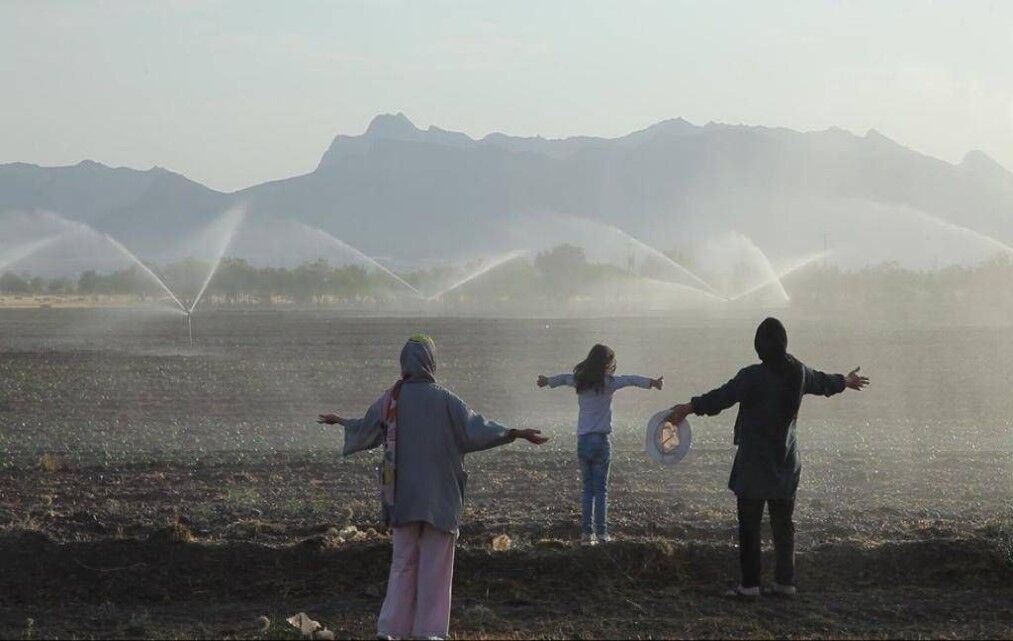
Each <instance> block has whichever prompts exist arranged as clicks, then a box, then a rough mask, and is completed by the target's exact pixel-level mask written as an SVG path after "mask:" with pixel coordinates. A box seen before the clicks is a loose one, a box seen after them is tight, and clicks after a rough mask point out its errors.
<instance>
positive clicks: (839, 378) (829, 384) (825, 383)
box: [805, 367, 847, 396]
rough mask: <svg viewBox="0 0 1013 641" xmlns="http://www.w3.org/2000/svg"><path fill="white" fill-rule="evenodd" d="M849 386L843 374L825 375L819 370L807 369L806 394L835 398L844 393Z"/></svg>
mask: <svg viewBox="0 0 1013 641" xmlns="http://www.w3.org/2000/svg"><path fill="white" fill-rule="evenodd" d="M845 387H847V385H846V384H845V382H844V375H843V374H824V373H823V372H821V371H819V370H815V369H812V368H809V367H806V368H805V393H806V394H815V395H817V396H833V395H834V394H840V393H841V392H843V391H844V388H845Z"/></svg>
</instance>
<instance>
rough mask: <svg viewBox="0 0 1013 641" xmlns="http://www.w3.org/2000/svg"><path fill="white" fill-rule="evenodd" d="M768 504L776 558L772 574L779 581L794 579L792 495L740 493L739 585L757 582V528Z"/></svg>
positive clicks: (761, 522) (758, 541)
mask: <svg viewBox="0 0 1013 641" xmlns="http://www.w3.org/2000/svg"><path fill="white" fill-rule="evenodd" d="M764 505H767V506H769V508H770V529H771V531H772V532H773V534H774V555H775V558H776V559H777V561H776V569H775V570H774V578H775V580H776V581H777V582H778V583H779V584H781V585H794V583H795V523H794V521H792V514H793V513H794V511H795V499H785V500H782V499H744V498H742V497H739V500H738V511H739V561H740V563H741V565H742V587H744V588H754V587H759V585H760V568H761V564H760V550H761V546H760V542H761V539H760V530H761V527H762V525H763V507H764Z"/></svg>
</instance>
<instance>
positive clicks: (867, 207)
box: [0, 113, 1013, 263]
mask: <svg viewBox="0 0 1013 641" xmlns="http://www.w3.org/2000/svg"><path fill="white" fill-rule="evenodd" d="M237 206H242V207H244V208H245V209H246V210H247V212H248V221H252V222H256V221H269V220H277V219H293V220H297V221H300V222H303V223H306V224H307V225H309V226H312V227H318V228H320V229H322V230H325V231H326V232H328V233H330V234H332V235H334V236H337V237H340V238H341V239H342V240H344V241H347V242H348V243H351V244H353V245H355V246H357V247H359V248H360V249H362V250H363V251H364V252H366V253H368V254H370V255H374V256H384V257H391V258H392V259H395V262H405V263H408V262H411V261H421V260H438V259H441V258H450V257H455V256H467V255H478V254H481V253H483V252H492V251H500V250H505V249H511V248H517V247H522V248H525V249H529V248H536V247H538V246H542V245H544V244H545V243H547V242H549V240H550V237H551V241H552V242H556V241H557V240H560V239H564V240H565V236H566V232H565V231H563V232H561V233H555V232H557V231H558V230H559V229H560V228H559V225H558V224H555V223H552V224H550V223H548V222H545V221H552V220H558V219H557V218H556V217H557V216H558V215H559V214H565V215H566V216H567V220H569V221H571V224H576V225H577V226H578V227H579V226H580V222H579V221H580V220H581V219H588V220H591V221H596V222H597V223H602V224H604V225H609V226H614V227H617V228H621V229H622V230H624V231H625V232H628V233H629V234H631V235H633V236H634V237H637V238H639V239H641V240H644V241H645V242H648V243H650V244H651V245H654V246H656V247H660V248H662V249H669V248H673V247H682V248H686V247H690V248H691V247H693V246H696V247H698V248H704V247H706V243H707V242H708V239H710V238H715V237H719V236H720V235H721V234H726V233H732V232H734V233H738V234H744V235H747V236H748V237H749V238H750V239H752V240H753V241H755V243H756V244H757V245H758V246H760V247H762V248H763V250H764V251H765V252H767V253H769V254H770V255H772V256H775V257H791V256H798V255H802V254H806V253H811V252H813V251H817V250H820V249H822V248H824V247H828V246H829V247H831V248H837V247H843V248H851V249H854V248H856V247H863V246H872V245H876V246H878V247H880V250H879V251H878V254H877V255H876V256H875V257H872V256H871V255H870V256H869V257H868V260H872V259H873V258H875V259H876V260H884V259H890V258H891V256H890V255H889V252H890V251H891V248H892V247H895V248H896V251H897V256H896V258H897V259H898V260H904V259H906V258H910V257H917V255H918V253H919V250H918V247H917V245H918V241H919V240H920V239H924V240H925V242H927V243H929V242H931V243H933V244H932V250H931V251H932V252H934V253H935V257H936V259H938V258H939V252H940V251H946V248H947V247H950V246H957V245H960V246H964V245H967V244H968V243H970V244H972V245H973V244H974V243H978V244H980V245H981V246H982V251H985V250H988V249H989V247H991V251H995V250H996V248H1000V249H1001V247H1002V245H1001V243H1007V242H1013V215H1011V214H1013V173H1010V172H1009V171H1007V170H1006V169H1004V168H1003V167H1002V166H1000V165H999V164H998V163H996V162H995V161H993V160H992V159H991V158H989V157H988V156H986V155H985V154H984V153H982V152H978V151H972V152H970V153H968V154H967V155H966V156H965V157H964V159H963V160H962V161H961V162H960V163H957V164H952V163H948V162H945V161H942V160H939V159H936V158H932V157H929V156H926V155H924V154H921V153H918V152H916V151H913V150H911V149H908V148H906V147H904V146H902V145H899V144H897V143H896V142H894V141H892V140H890V139H889V138H887V137H885V136H883V135H882V134H880V133H878V132H877V131H874V130H872V131H869V132H868V133H866V134H865V135H855V134H853V133H849V132H847V131H844V130H841V129H836V128H831V129H828V130H824V131H813V132H798V131H793V130H790V129H783V128H768V127H758V126H743V125H727V124H717V123H709V124H707V125H703V126H697V125H694V124H691V123H689V122H687V121H685V120H683V119H674V120H666V121H663V122H659V123H657V124H655V125H652V126H650V127H648V128H646V129H643V130H640V131H636V132H633V133H631V134H629V135H626V136H623V137H620V138H611V139H609V138H595V137H574V138H566V139H558V140H553V139H546V138H541V137H531V138H523V137H514V136H507V135H504V134H500V133H494V134H490V135H488V136H485V137H484V138H481V139H473V138H471V137H469V136H467V135H465V134H463V133H460V132H454V131H447V130H444V129H440V128H438V127H429V128H428V129H420V128H418V127H416V126H415V125H414V124H413V123H412V122H411V121H410V120H409V119H408V118H407V117H405V116H404V115H403V114H400V113H399V114H394V115H390V114H387V115H380V116H377V117H376V118H375V119H373V121H372V122H371V123H370V124H369V126H368V128H367V129H366V131H365V132H364V133H362V134H361V135H356V136H347V135H339V136H337V137H336V138H334V140H333V141H332V142H331V144H330V146H329V147H328V148H327V150H326V151H325V152H324V154H323V156H322V158H321V160H320V163H319V165H318V166H317V167H316V169H315V170H313V171H312V172H310V173H308V174H305V175H301V176H295V177H291V178H285V179H282V180H277V181H272V182H267V183H263V184H259V185H255V186H252V187H249V188H246V189H242V190H239V191H236V192H233V193H223V192H219V191H215V190H213V189H210V188H208V187H205V186H204V185H201V184H200V183H198V182H195V181H193V180H190V179H188V178H186V177H185V176H182V175H180V174H177V173H174V172H171V171H168V170H166V169H162V168H158V167H155V168H153V169H149V170H146V171H140V170H135V169H128V168H121V167H118V168H114V167H107V166H105V165H102V164H100V163H98V162H94V161H90V160H89V161H84V162H81V163H79V164H77V165H73V166H66V167H41V166H37V165H31V164H25V163H12V164H5V165H0V212H20V213H21V214H22V215H23V214H24V213H25V212H29V213H31V212H42V211H48V212H55V213H57V214H59V215H61V216H63V217H65V218H68V219H71V220H75V221H80V222H83V223H86V224H88V225H91V226H93V227H95V228H97V229H100V230H101V231H103V232H106V233H109V234H111V235H113V236H115V237H117V238H119V239H121V240H123V242H124V243H126V244H128V245H130V246H131V247H133V248H136V249H137V251H138V253H140V254H142V255H151V256H153V257H157V256H160V255H162V254H164V250H165V247H166V246H168V245H171V244H172V241H173V239H185V238H186V237H187V236H188V235H191V234H194V233H196V232H197V231H198V230H199V229H201V228H203V227H204V226H206V225H208V224H209V223H210V222H212V221H213V220H214V219H215V218H216V217H217V216H220V215H221V214H222V213H223V212H225V211H227V210H229V209H230V208H233V207H237ZM574 221H576V222H574ZM550 228H551V229H552V230H555V231H554V232H553V233H549V231H548V230H549V229H550ZM930 236H931V238H930ZM936 236H938V238H937V237H936ZM912 240H914V241H915V242H912ZM181 242H182V241H181ZM602 242H610V241H608V240H607V239H603V240H602ZM989 243H992V245H991V246H989ZM922 253H924V252H922ZM944 258H946V257H944Z"/></svg>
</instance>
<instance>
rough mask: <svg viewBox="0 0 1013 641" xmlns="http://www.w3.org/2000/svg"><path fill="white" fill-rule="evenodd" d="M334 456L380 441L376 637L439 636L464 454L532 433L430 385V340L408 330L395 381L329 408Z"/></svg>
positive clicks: (446, 607)
mask: <svg viewBox="0 0 1013 641" xmlns="http://www.w3.org/2000/svg"><path fill="white" fill-rule="evenodd" d="M320 422H321V423H326V424H329V425H334V424H337V425H342V426H344V428H345V447H344V455H345V456H348V455H349V454H353V453H355V452H360V451H362V450H369V449H373V448H375V447H379V446H380V445H383V446H384V456H383V465H382V467H381V468H380V470H379V485H380V494H381V498H382V501H381V502H382V505H383V508H384V514H385V518H386V520H387V522H388V525H389V526H390V527H391V528H392V540H393V544H394V555H393V560H392V562H391V568H390V579H389V581H388V583H387V596H386V598H385V599H384V602H383V607H382V609H381V610H380V617H379V621H378V623H377V632H378V634H379V636H380V637H382V638H386V637H400V638H407V637H416V638H432V637H444V636H446V635H447V633H448V631H449V627H450V601H451V584H452V581H453V573H454V545H455V542H456V538H457V533H458V527H459V525H460V522H461V511H462V510H463V507H464V488H465V484H466V482H467V478H468V475H467V474H466V473H465V471H464V455H465V454H467V453H469V452H478V451H480V450H486V449H490V448H493V447H497V446H500V445H505V444H507V443H512V442H513V441H515V440H517V439H523V440H526V441H529V442H531V443H533V444H535V445H541V444H543V443H545V442H546V441H547V440H548V439H547V438H545V437H544V436H542V435H541V433H540V432H538V431H537V430H515V429H509V428H507V427H504V426H502V425H499V424H498V423H494V422H492V421H488V420H486V419H484V418H483V417H482V416H480V415H478V414H476V413H475V412H473V411H472V410H471V409H470V408H469V407H468V406H467V405H465V403H464V401H462V400H461V399H459V398H458V397H457V396H455V395H454V394H453V393H452V392H450V391H449V390H447V389H445V388H443V387H441V386H440V385H439V384H437V382H436V346H435V344H434V343H433V340H432V339H431V338H429V337H428V336H422V335H419V336H413V337H412V338H411V339H410V340H409V341H408V342H407V343H406V344H405V346H404V348H403V349H402V350H401V379H400V380H399V381H398V382H397V383H396V384H395V385H394V387H392V388H391V389H390V390H388V391H387V392H385V393H384V394H383V395H382V396H381V397H380V398H379V399H377V400H376V402H375V403H373V404H372V405H371V406H370V408H369V409H368V410H367V411H366V415H365V417H363V418H361V419H345V418H341V417H339V416H336V415H334V414H324V415H321V416H320Z"/></svg>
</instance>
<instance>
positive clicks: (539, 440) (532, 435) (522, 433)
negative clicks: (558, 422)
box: [512, 430, 549, 445]
mask: <svg viewBox="0 0 1013 641" xmlns="http://www.w3.org/2000/svg"><path fill="white" fill-rule="evenodd" d="M512 432H513V437H514V438H515V439H518V438H519V439H521V440H524V441H527V442H528V443H531V444H532V445H543V444H545V443H548V442H549V437H548V436H542V433H541V432H540V431H538V430H512Z"/></svg>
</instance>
